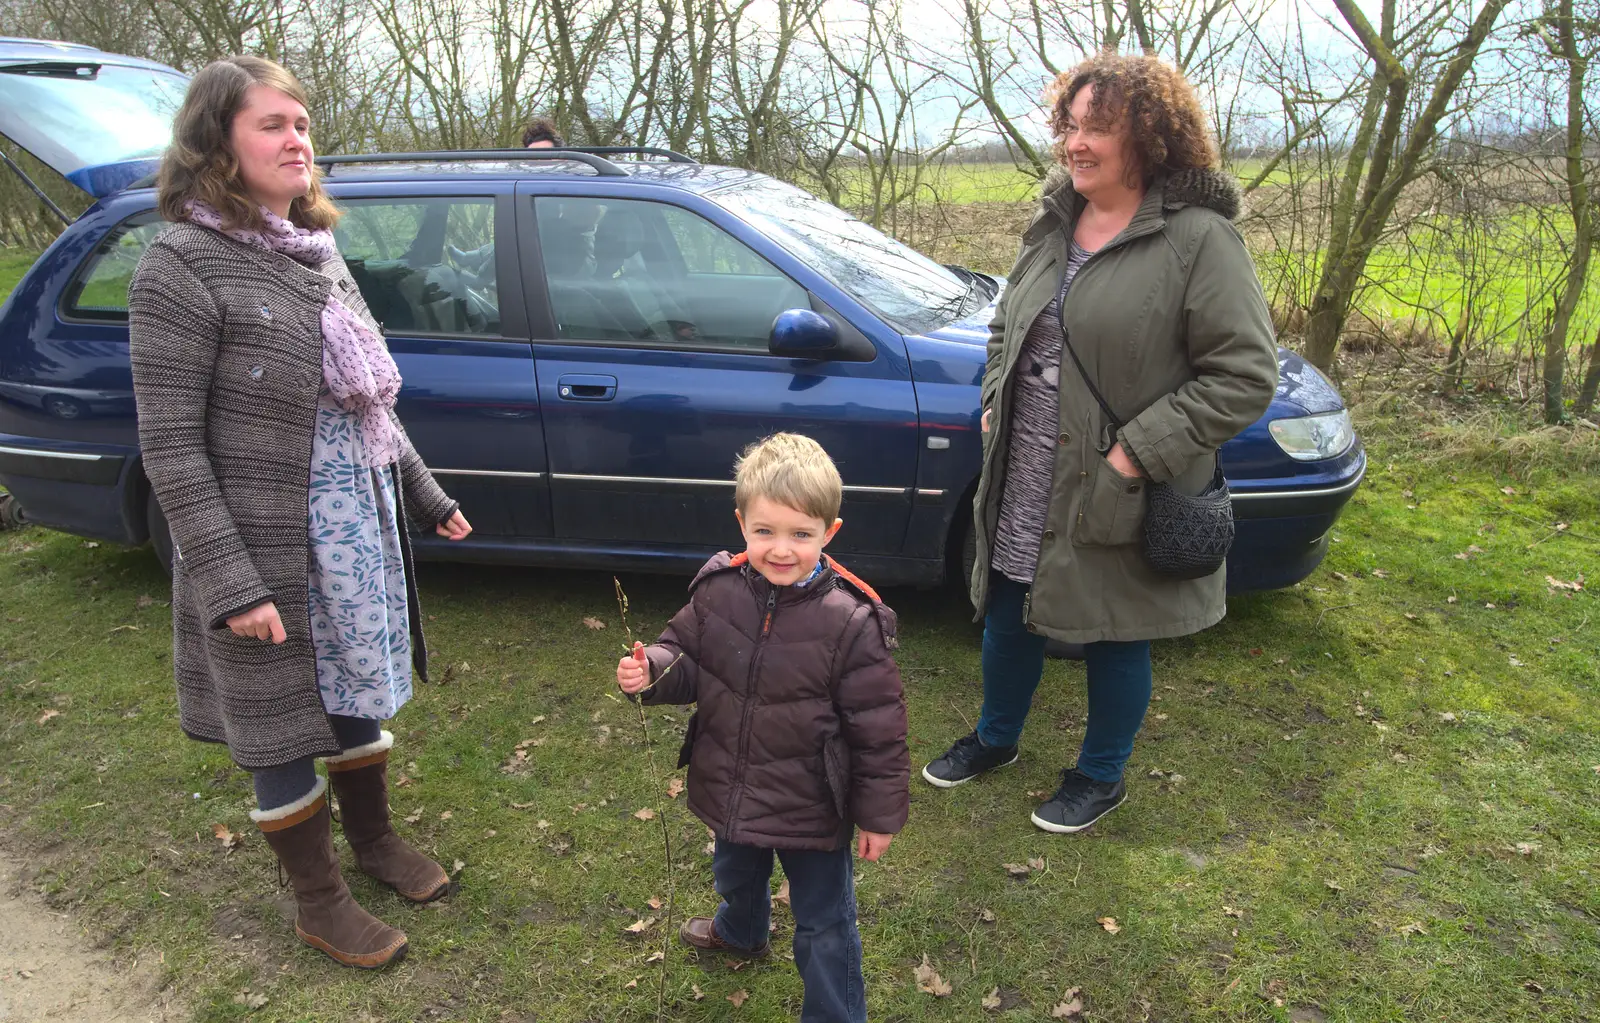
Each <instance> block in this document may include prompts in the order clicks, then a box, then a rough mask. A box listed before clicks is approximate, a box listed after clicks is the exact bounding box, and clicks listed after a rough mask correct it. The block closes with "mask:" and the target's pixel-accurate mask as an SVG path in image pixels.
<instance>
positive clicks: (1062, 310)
mask: <svg viewBox="0 0 1600 1023" xmlns="http://www.w3.org/2000/svg"><path fill="white" fill-rule="evenodd" d="M1068 241H1071V239H1068ZM1056 315H1057V317H1058V318H1059V319H1060V320H1061V347H1063V348H1065V349H1066V350H1067V354H1068V355H1070V356H1072V364H1073V365H1074V366H1076V367H1078V375H1079V376H1081V377H1083V382H1084V383H1085V384H1087V385H1089V393H1090V394H1092V395H1094V400H1095V401H1097V402H1099V403H1100V410H1101V411H1102V412H1104V413H1105V414H1106V418H1107V419H1109V420H1111V425H1112V426H1115V427H1116V428H1117V432H1118V433H1121V432H1122V429H1123V427H1125V426H1127V425H1128V424H1127V423H1126V422H1124V421H1123V420H1122V418H1121V417H1120V416H1118V415H1117V414H1116V413H1115V412H1113V411H1112V410H1111V405H1110V403H1108V402H1107V401H1106V399H1105V395H1103V394H1101V393H1100V388H1098V387H1096V386H1095V385H1094V381H1093V380H1091V379H1090V378H1089V371H1088V370H1087V369H1084V368H1083V360H1082V359H1080V358H1078V351H1077V349H1075V348H1073V347H1072V336H1071V334H1070V332H1069V331H1068V330H1067V282H1066V281H1065V280H1063V281H1062V282H1061V292H1060V294H1058V295H1057V296H1056Z"/></svg>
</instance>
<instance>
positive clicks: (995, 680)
mask: <svg viewBox="0 0 1600 1023" xmlns="http://www.w3.org/2000/svg"><path fill="white" fill-rule="evenodd" d="M1027 596H1028V587H1026V586H1024V585H1022V584H1021V583H1019V582H1017V581H1015V580H1013V579H1008V578H1006V577H1005V576H1003V575H1001V574H1000V573H999V572H994V573H992V574H991V575H990V576H989V613H988V616H987V617H986V618H985V619H984V625H983V713H982V714H981V715H980V716H979V718H978V738H980V739H982V740H983V743H984V745H986V746H1014V745H1016V742H1017V739H1018V738H1019V737H1021V735H1022V723H1023V722H1024V721H1026V720H1027V719H1028V711H1029V709H1031V708H1032V706H1033V692H1034V690H1035V689H1037V688H1039V678H1040V676H1041V675H1043V674H1044V644H1045V638H1044V637H1043V636H1039V635H1035V634H1034V633H1031V632H1029V631H1028V627H1027V623H1026V622H1024V621H1023V619H1022V608H1023V602H1024V601H1025V600H1026V599H1027ZM1083 659H1084V662H1085V665H1084V666H1085V667H1086V668H1087V669H1088V676H1089V720H1088V723H1087V725H1086V726H1085V728H1084V733H1083V748H1082V749H1081V750H1079V752H1078V770H1080V771H1082V772H1083V773H1084V774H1086V775H1088V776H1089V777H1091V778H1093V779H1094V780H1095V781H1102V782H1114V781H1116V780H1117V779H1119V778H1121V777H1122V768H1123V766H1124V765H1126V764H1127V762H1128V757H1129V756H1131V755H1132V754H1133V738H1134V736H1136V735H1138V734H1139V726H1140V725H1142V724H1144V715H1145V711H1146V710H1148V709H1149V707H1150V643H1149V642H1148V641H1147V640H1133V641H1129V642H1113V641H1109V640H1108V641H1104V642H1100V643H1086V644H1084V647H1083Z"/></svg>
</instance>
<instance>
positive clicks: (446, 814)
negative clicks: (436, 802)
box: [439, 810, 456, 821]
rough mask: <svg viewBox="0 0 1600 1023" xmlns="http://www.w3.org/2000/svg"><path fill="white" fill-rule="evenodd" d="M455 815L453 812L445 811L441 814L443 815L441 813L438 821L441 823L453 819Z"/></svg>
mask: <svg viewBox="0 0 1600 1023" xmlns="http://www.w3.org/2000/svg"><path fill="white" fill-rule="evenodd" d="M455 815H456V812H455V811H454V810H446V811H445V812H443V813H441V814H440V815H439V819H440V820H442V821H447V820H449V819H450V818H452V817H454V816H455Z"/></svg>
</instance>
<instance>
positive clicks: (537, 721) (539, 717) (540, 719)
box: [528, 714, 544, 725]
mask: <svg viewBox="0 0 1600 1023" xmlns="http://www.w3.org/2000/svg"><path fill="white" fill-rule="evenodd" d="M543 721H544V715H543V714H539V715H537V716H535V717H534V719H533V720H532V721H529V722H528V724H530V725H537V724H540V723H541V722H543Z"/></svg>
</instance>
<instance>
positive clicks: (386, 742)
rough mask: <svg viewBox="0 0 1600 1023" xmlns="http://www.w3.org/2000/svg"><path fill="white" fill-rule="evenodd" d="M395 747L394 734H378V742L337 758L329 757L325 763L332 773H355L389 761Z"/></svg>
mask: <svg viewBox="0 0 1600 1023" xmlns="http://www.w3.org/2000/svg"><path fill="white" fill-rule="evenodd" d="M393 745H394V733H393V732H389V731H382V732H379V733H378V741H377V742H369V743H367V744H366V745H365V746H357V747H355V748H354V749H347V750H345V751H344V752H343V753H340V754H339V755H338V756H336V757H329V758H328V759H326V760H324V761H323V763H325V764H327V765H328V770H330V771H355V770H358V769H360V768H363V767H371V766H372V765H373V764H381V763H383V762H384V761H385V760H387V759H389V749H390V747H392V746H393Z"/></svg>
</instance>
